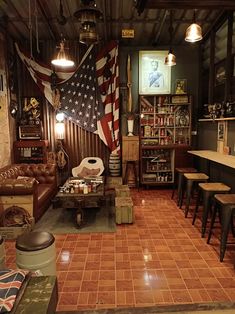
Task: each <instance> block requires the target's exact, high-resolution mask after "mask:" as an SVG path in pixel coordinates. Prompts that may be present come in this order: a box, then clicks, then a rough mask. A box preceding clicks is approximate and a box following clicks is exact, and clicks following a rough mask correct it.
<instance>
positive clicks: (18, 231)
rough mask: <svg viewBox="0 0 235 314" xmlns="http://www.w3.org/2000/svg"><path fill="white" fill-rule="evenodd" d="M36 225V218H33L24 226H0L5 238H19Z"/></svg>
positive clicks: (0, 231) (0, 232)
mask: <svg viewBox="0 0 235 314" xmlns="http://www.w3.org/2000/svg"><path fill="white" fill-rule="evenodd" d="M33 227H34V218H31V221H30V225H23V226H22V227H0V234H1V236H2V237H3V238H4V239H17V237H18V236H20V235H22V234H24V233H26V232H30V231H31V230H32V229H33Z"/></svg>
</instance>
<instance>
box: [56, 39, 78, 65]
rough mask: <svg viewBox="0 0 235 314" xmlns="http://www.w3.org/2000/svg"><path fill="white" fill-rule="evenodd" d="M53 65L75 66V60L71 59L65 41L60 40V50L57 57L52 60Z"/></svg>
mask: <svg viewBox="0 0 235 314" xmlns="http://www.w3.org/2000/svg"><path fill="white" fill-rule="evenodd" d="M51 63H52V64H53V65H56V66H61V67H72V66H74V61H73V60H71V59H70V58H69V57H68V55H67V54H66V52H65V48H64V41H63V40H62V41H61V42H60V50H59V52H58V54H57V56H56V58H55V59H53V60H52V61H51Z"/></svg>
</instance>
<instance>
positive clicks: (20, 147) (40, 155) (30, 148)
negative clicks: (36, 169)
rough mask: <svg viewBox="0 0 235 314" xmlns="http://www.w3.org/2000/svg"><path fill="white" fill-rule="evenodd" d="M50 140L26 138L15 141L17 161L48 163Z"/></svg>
mask: <svg viewBox="0 0 235 314" xmlns="http://www.w3.org/2000/svg"><path fill="white" fill-rule="evenodd" d="M47 150H48V141H46V140H35V141H32V140H24V141H16V142H14V161H15V163H31V164H32V163H35V164H36V163H37V164H38V163H46V162H47Z"/></svg>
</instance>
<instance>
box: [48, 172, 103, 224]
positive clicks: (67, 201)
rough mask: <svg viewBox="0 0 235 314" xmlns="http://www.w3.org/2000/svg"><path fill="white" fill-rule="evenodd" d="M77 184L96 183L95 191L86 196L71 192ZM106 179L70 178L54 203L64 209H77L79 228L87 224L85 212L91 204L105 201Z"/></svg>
mask: <svg viewBox="0 0 235 314" xmlns="http://www.w3.org/2000/svg"><path fill="white" fill-rule="evenodd" d="M76 182H78V183H80V182H85V183H88V184H89V183H92V184H94V183H96V188H95V190H94V189H93V190H92V191H91V192H89V193H87V194H84V193H82V192H81V191H79V193H77V192H73V193H71V191H72V190H73V189H74V186H75V184H76ZM104 191H105V190H104V179H103V177H97V178H93V177H87V178H84V179H77V178H73V177H72V178H69V179H68V180H67V181H66V182H65V184H64V185H63V186H62V187H61V188H60V190H59V192H58V193H57V194H56V196H55V198H54V200H53V203H54V204H56V206H59V207H62V208H75V209H76V223H77V226H78V227H81V226H82V225H84V224H85V221H84V210H85V208H86V206H87V205H89V204H94V203H96V204H100V203H101V202H102V201H104V200H105V193H104Z"/></svg>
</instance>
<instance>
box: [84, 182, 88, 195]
mask: <svg viewBox="0 0 235 314" xmlns="http://www.w3.org/2000/svg"><path fill="white" fill-rule="evenodd" d="M83 194H88V185H87V184H84V186H83Z"/></svg>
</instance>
